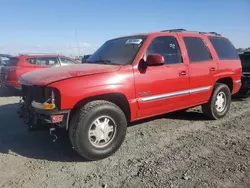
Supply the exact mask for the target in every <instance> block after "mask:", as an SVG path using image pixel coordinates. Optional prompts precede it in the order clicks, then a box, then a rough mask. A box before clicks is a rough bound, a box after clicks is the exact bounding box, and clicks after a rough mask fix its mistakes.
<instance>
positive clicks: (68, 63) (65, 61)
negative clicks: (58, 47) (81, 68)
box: [60, 58, 76, 65]
mask: <svg viewBox="0 0 250 188" xmlns="http://www.w3.org/2000/svg"><path fill="white" fill-rule="evenodd" d="M60 60H61V64H62V65H74V64H76V62H74V61H71V60H70V59H67V58H60Z"/></svg>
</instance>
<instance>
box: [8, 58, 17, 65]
mask: <svg viewBox="0 0 250 188" xmlns="http://www.w3.org/2000/svg"><path fill="white" fill-rule="evenodd" d="M17 62H18V58H16V57H11V58H10V59H9V61H8V62H7V63H6V66H16V65H17Z"/></svg>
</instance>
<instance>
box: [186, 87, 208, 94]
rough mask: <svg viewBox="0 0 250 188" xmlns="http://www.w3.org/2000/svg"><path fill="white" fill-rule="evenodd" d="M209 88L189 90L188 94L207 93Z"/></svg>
mask: <svg viewBox="0 0 250 188" xmlns="http://www.w3.org/2000/svg"><path fill="white" fill-rule="evenodd" d="M210 88H211V86H206V87H199V88H195V89H190V90H189V93H190V94H192V93H198V92H202V91H208V90H209V89H210Z"/></svg>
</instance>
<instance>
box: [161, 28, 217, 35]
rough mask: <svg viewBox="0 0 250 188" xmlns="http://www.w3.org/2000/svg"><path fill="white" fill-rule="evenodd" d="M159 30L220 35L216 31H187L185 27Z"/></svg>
mask: <svg viewBox="0 0 250 188" xmlns="http://www.w3.org/2000/svg"><path fill="white" fill-rule="evenodd" d="M161 32H190V33H199V34H213V35H217V36H221V34H219V33H216V32H202V31H187V30H186V29H169V30H162V31H161Z"/></svg>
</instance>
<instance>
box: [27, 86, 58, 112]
mask: <svg viewBox="0 0 250 188" xmlns="http://www.w3.org/2000/svg"><path fill="white" fill-rule="evenodd" d="M52 89H53V91H54V94H55V105H56V107H57V108H58V109H59V108H60V92H59V90H57V89H55V88H50V87H46V86H26V85H22V98H23V101H24V103H25V104H27V105H28V106H30V105H31V102H32V101H36V102H39V103H44V102H46V101H47V100H48V99H50V97H51V92H52Z"/></svg>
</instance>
